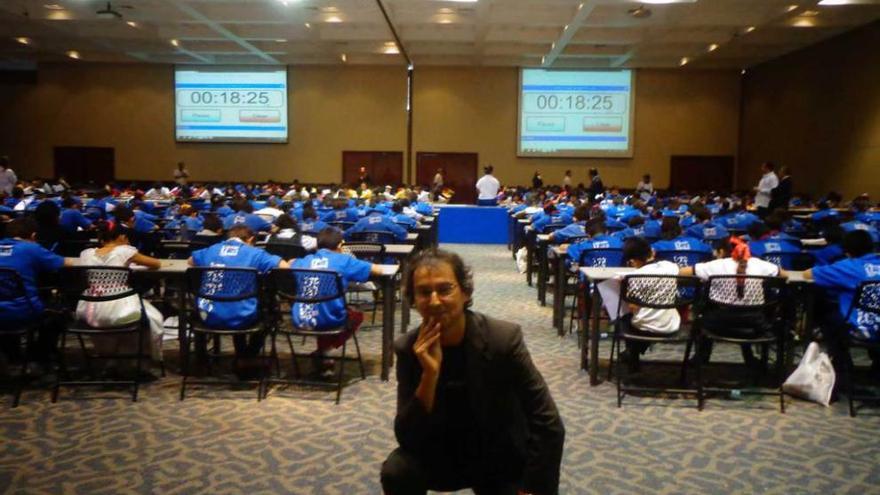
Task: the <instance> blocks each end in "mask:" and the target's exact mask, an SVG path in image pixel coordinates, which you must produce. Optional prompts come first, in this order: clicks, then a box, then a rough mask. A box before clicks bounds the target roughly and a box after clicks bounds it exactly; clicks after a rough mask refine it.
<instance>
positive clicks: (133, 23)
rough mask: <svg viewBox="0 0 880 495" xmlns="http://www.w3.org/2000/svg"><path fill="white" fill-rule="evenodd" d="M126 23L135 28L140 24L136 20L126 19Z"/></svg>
mask: <svg viewBox="0 0 880 495" xmlns="http://www.w3.org/2000/svg"><path fill="white" fill-rule="evenodd" d="M125 23H126V24H128V25H129V26H131V27H133V28H136V27H138V24H137V23H136V22H134V21H126V22H125Z"/></svg>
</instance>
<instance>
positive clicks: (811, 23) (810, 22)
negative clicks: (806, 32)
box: [791, 17, 816, 27]
mask: <svg viewBox="0 0 880 495" xmlns="http://www.w3.org/2000/svg"><path fill="white" fill-rule="evenodd" d="M791 25H792V26H794V27H815V26H816V19H815V18H814V17H798V18H796V19H795V20H794V22H792V23H791Z"/></svg>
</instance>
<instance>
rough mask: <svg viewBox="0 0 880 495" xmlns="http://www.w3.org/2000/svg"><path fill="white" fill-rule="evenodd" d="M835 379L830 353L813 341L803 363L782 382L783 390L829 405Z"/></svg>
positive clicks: (808, 347) (802, 360)
mask: <svg viewBox="0 0 880 495" xmlns="http://www.w3.org/2000/svg"><path fill="white" fill-rule="evenodd" d="M834 380H835V375H834V367H833V366H831V359H830V358H829V357H828V354H825V353H824V352H822V351H821V350H819V344H817V343H815V342H811V343H810V345H808V346H807V351H806V352H805V353H804V357H803V358H802V359H801V363H800V364H799V365H798V367H797V368H796V369H795V370H794V372H793V373H792V374H791V376H789V377H788V379H787V380H785V383H783V384H782V391H783V392H785V393H787V394H789V395H792V396H795V397H800V398H802V399H807V400H811V401H813V402H818V403H819V404H822V405H823V406H828V404H829V403H830V402H831V390H832V389H833V388H834Z"/></svg>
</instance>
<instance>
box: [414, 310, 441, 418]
mask: <svg viewBox="0 0 880 495" xmlns="http://www.w3.org/2000/svg"><path fill="white" fill-rule="evenodd" d="M440 329H441V324H440V322H438V321H435V320H434V319H428V320H426V321H425V322H423V323H422V326H421V327H420V328H419V336H418V338H416V342H415V344H413V352H414V353H415V355H416V358H418V360H419V364H421V365H422V378H421V381H420V382H419V386H418V387H417V388H416V393H415V396H416V397H417V398H418V399H419V400H420V401H421V402H422V404H423V405H424V406H425V410H426V411H428V412H431V411H432V410H433V409H434V398H435V395H436V391H437V380H438V379H439V378H440V366H441V364H442V362H443V347H442V346H441V345H440Z"/></svg>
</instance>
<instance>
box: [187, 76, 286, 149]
mask: <svg viewBox="0 0 880 495" xmlns="http://www.w3.org/2000/svg"><path fill="white" fill-rule="evenodd" d="M173 70H174V74H173V85H174V107H173V108H174V110H173V111H174V140H175V141H176V142H178V143H254V144H286V143H287V142H288V140H289V139H290V115H289V113H290V102H289V91H290V76H289V74H288V67H287V66H215V65H175V66H173ZM185 71H199V72H206V73H209V72H216V73H235V72H253V73H259V72H267V73H268V72H272V73H283V75H284V82H283V90H281V88H277V89H276V88H267V89H266V91H264V92H261V91H259V89H260V88H257V89H258V91H252V90H248V89H246V90H245V91H242V90H241V88H238V89H237V88H233V87H232V86H234V85H233V84H230V85H223V86H224V87H223V88H219V87H218V88H217V89H216V90H214V89H210V91H216V93H215V94H213V95H212V98H215V97H219V96H221V95H220V93H224V94H225V96H226V99H227V103H226V104H223V103H219V104H218V105H215V106H217V107H218V108H205V109H201V110H199V105H198V104H196V105H191V106H186V105H182V106H178V104H179V103H181V101H180V100H181V99H186V95H185V94H181V92H182V91H184V92H185V91H187V90H191V89H192V88H181V87H179V86H178V84H179V81H178V73H179V72H185ZM251 93H256V94H255V95H252V94H251ZM264 93H265V94H264ZM190 96H192V95H190ZM252 96H255V98H251V97H252ZM232 98H235V99H236V100H238V101H241V102H243V103H238V104H234V103H233V102H232ZM241 98H244V100H241ZM261 98H262V99H263V100H264V101H265V102H266V103H265V105H261V103H262V102H261V101H260V99H261ZM251 99H254V104H253V105H252V108H247V105H248V103H247V102H248V100H251ZM200 103H201V102H200ZM238 105H242V106H240V107H239V106H238ZM209 106H210V105H209ZM270 107H271V108H270ZM224 109H225V110H229V109H233V110H236V109H237V111H239V119H241V118H244V117H243V116H242V114H241V112H249V115H248V118H249V119H251V120H252V121H253V122H270V121H273V120H275V119H277V121H278V122H277V125H276V126H271V127H273V128H278V129H276V131H277V133H281V132H283V136H279V135H278V134H274V135H272V136H271V137H266V138H261V137H257V136H234V135H225V136H224V135H219V136H215V137H213V138H205V139H198V138H186V137H183V138H182V137H181V132H180V131H181V126H182V125H189V126H193V125H199V124H210V123H212V122H221V121H223V120H224V119H225V117H226V115H225V113H224ZM184 110H187V111H197V112H198V113H199V115H195V114H194V115H193V116H194V117H199V118H200V119H201V117H205V118H207V117H211V122H208V121H205V122H201V121H200V120H198V119H197V120H196V121H193V122H189V123H188V122H186V121H185V120H184V116H183V112H184ZM202 113H204V114H205V115H201V114H202ZM208 113H210V114H211V115H207V114H208ZM251 114H252V115H251ZM269 114H271V115H269ZM202 120H204V119H202ZM215 127H217V126H215ZM259 127H263V126H254V129H256V128H259ZM282 128H283V129H282ZM238 130H240V131H242V132H247V130H245V129H238Z"/></svg>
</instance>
